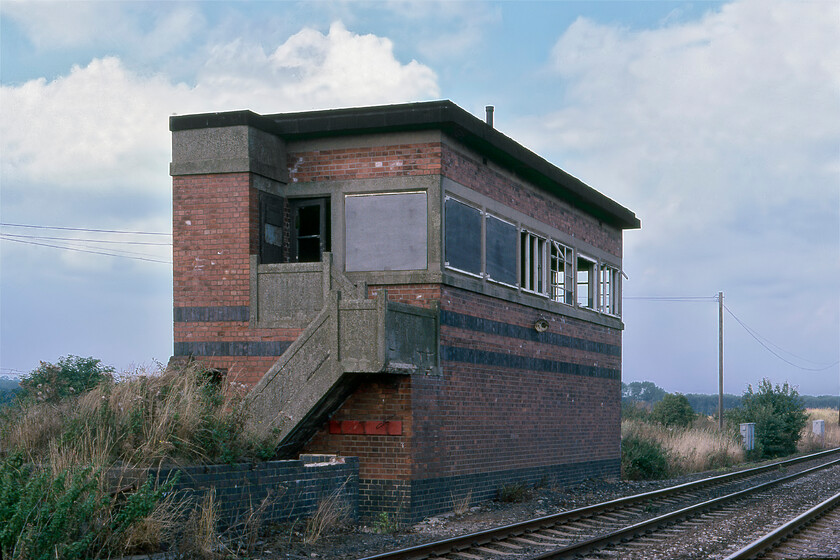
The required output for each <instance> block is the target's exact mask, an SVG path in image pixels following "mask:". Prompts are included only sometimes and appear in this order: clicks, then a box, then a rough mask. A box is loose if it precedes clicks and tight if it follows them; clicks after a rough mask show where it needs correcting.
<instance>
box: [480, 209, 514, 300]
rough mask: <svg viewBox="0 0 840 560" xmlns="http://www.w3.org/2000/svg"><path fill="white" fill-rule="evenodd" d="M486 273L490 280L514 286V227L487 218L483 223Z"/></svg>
mask: <svg viewBox="0 0 840 560" xmlns="http://www.w3.org/2000/svg"><path fill="white" fill-rule="evenodd" d="M484 229H485V251H486V253H487V254H486V260H487V262H486V268H487V270H486V272H487V277H488V278H489V279H490V280H495V281H496V282H502V283H504V284H510V285H511V286H513V285H515V284H516V226H515V225H513V224H510V223H508V222H505V221H504V220H500V219H499V218H496V217H495V216H490V215H488V216H487V220H486V221H485V223H484Z"/></svg>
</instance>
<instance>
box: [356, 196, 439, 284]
mask: <svg viewBox="0 0 840 560" xmlns="http://www.w3.org/2000/svg"><path fill="white" fill-rule="evenodd" d="M426 214H427V204H426V193H425V191H423V192H407V193H381V194H362V195H347V196H346V197H345V199H344V223H345V232H346V238H345V239H346V241H345V242H346V249H347V250H346V256H345V259H346V260H345V266H344V268H345V270H347V271H368V270H425V269H426V268H427V225H426V223H427V219H426Z"/></svg>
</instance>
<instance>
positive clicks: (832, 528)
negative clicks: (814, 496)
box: [726, 493, 840, 560]
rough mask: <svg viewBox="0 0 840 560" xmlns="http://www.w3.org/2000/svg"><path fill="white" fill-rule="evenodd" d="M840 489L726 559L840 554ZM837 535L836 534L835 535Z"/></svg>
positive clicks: (838, 555)
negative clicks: (839, 535) (839, 534)
mask: <svg viewBox="0 0 840 560" xmlns="http://www.w3.org/2000/svg"><path fill="white" fill-rule="evenodd" d="M838 533H840V493H837V494H835V495H834V496H832V497H831V498H829V499H827V500H825V501H824V502H822V503H821V504H819V505H817V506H814V507H813V508H811V509H809V510H808V511H806V512H805V513H803V514H802V515H799V516H797V517H796V518H794V519H792V520H790V521H788V522H787V523H785V524H784V525H782V526H780V527H778V528H776V529H774V530H773V531H771V532H769V533H767V534H766V535H764V536H762V537H761V538H759V539H756V540H755V541H753V542H752V543H750V544H749V545H747V546H746V547H744V548H742V549H741V550H739V551H738V552H736V553H735V554H732V555H731V556H729V557H727V559H726V560H751V559H753V558H768V559H777V558H779V559H785V558H786V559H791V558H817V557H825V556H826V555H828V554H833V555H834V556H835V557H840V537H838ZM832 537H833V538H832Z"/></svg>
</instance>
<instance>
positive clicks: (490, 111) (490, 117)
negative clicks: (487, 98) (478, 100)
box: [484, 105, 493, 127]
mask: <svg viewBox="0 0 840 560" xmlns="http://www.w3.org/2000/svg"><path fill="white" fill-rule="evenodd" d="M484 109H485V111H487V118H486V119H485V121H484V122H486V123H487V124H488V125H489V126H491V127H492V126H493V106H492V105H488V106H487V107H485V108H484Z"/></svg>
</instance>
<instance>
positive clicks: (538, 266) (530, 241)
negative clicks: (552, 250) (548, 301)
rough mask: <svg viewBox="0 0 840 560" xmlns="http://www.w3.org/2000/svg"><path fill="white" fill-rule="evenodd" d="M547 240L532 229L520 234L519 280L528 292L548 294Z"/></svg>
mask: <svg viewBox="0 0 840 560" xmlns="http://www.w3.org/2000/svg"><path fill="white" fill-rule="evenodd" d="M545 248H546V240H545V239H544V238H542V237H540V236H538V235H536V234H533V233H531V232H530V231H526V230H522V232H521V233H520V235H519V259H520V261H519V273H520V277H519V282H520V286H521V287H522V289H523V290H524V291H526V292H532V293H535V294H541V295H546V278H545V276H546V267H545V261H546V251H545Z"/></svg>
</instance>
